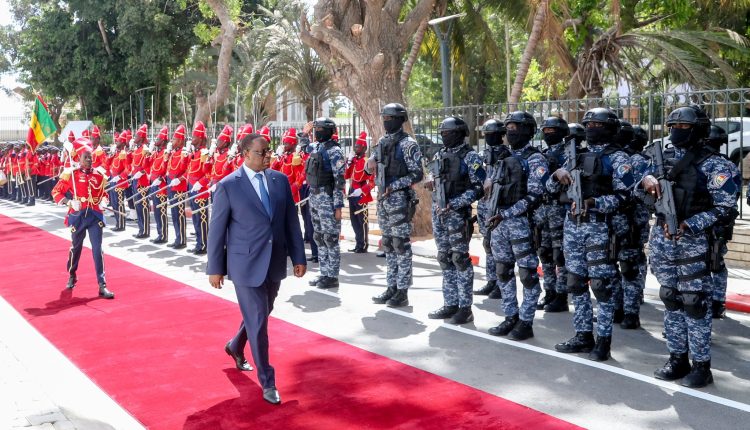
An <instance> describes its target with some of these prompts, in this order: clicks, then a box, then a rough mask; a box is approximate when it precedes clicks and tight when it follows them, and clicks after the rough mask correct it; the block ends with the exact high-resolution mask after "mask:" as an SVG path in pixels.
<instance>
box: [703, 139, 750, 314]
mask: <svg viewBox="0 0 750 430" xmlns="http://www.w3.org/2000/svg"><path fill="white" fill-rule="evenodd" d="M719 156H720V157H721V159H722V161H723V163H724V165H725V166H726V169H727V170H728V171H729V172H730V173H731V175H732V182H734V184H735V187H736V191H737V192H736V195H735V200H739V198H740V194H741V193H742V174H741V173H740V170H739V169H738V168H737V165H736V164H734V163H733V162H732V161H731V160H729V159H728V158H726V157H725V156H724V155H721V154H719ZM749 189H750V188H749ZM737 215H738V213H737V211H736V209H733V210H732V212H730V215H729V219H726V220H722V221H723V222H719V223H717V224H716V225H714V228H713V240H714V241H716V243H717V245H718V247H719V255H718V256H717V257H718V258H717V263H718V264H717V266H718V267H715V268H712V271H711V279H712V280H713V284H714V288H713V294H712V300H713V302H715V304H717V305H720V306H719V307H716V306H715V307H714V309H717V310H723V309H722V307H723V304H724V303H725V302H726V299H727V282H728V279H727V278H728V272H727V266H726V264H725V263H724V256H725V255H727V252H728V251H729V250H728V249H727V242H728V241H730V240H732V230H733V229H734V219H735V218H736V216H737ZM720 316H721V315H714V317H715V318H718V317H720Z"/></svg>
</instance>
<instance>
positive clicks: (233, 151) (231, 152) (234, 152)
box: [227, 144, 237, 157]
mask: <svg viewBox="0 0 750 430" xmlns="http://www.w3.org/2000/svg"><path fill="white" fill-rule="evenodd" d="M235 155H237V145H236V144H235V145H232V147H231V148H229V152H228V153H227V156H229V157H234V156H235Z"/></svg>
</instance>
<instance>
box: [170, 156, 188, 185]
mask: <svg viewBox="0 0 750 430" xmlns="http://www.w3.org/2000/svg"><path fill="white" fill-rule="evenodd" d="M189 162H190V154H187V153H185V152H184V151H183V150H179V151H177V152H173V153H172V154H171V156H170V157H169V161H168V162H167V176H168V177H169V178H168V183H169V182H171V181H172V179H179V180H180V183H179V184H177V185H176V186H174V187H171V189H172V191H173V192H175V193H184V192H186V191H187V190H188V182H187V178H186V177H185V173H187V169H188V163H189Z"/></svg>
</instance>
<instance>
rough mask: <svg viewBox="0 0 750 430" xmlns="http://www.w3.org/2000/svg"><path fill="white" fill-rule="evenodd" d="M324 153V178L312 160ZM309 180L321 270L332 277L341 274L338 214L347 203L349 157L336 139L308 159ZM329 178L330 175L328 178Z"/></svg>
mask: <svg viewBox="0 0 750 430" xmlns="http://www.w3.org/2000/svg"><path fill="white" fill-rule="evenodd" d="M317 153H320V161H321V162H322V166H320V176H321V177H320V178H318V179H317V180H315V179H314V178H313V177H312V176H313V175H312V174H311V170H310V168H311V164H312V162H311V160H314V159H318V158H317V156H316V155H315V154H317ZM307 163H308V164H307V168H308V170H307V182H308V184H309V185H310V200H309V201H308V202H309V206H310V211H311V218H312V222H313V230H314V233H313V240H315V243H316V244H317V245H318V259H319V260H320V274H321V275H322V276H326V277H328V278H338V276H339V268H340V266H341V257H340V253H341V249H340V246H339V235H340V234H341V220H337V219H336V218H335V217H334V212H335V210H336V209H341V208H343V207H344V188H345V185H346V181H345V180H344V171H345V168H346V159H345V157H344V153H343V151H342V150H341V147H339V146H338V144H337V143H336V142H334V141H333V140H329V141H327V142H323V143H319V144H318V145H317V146H316V147H315V148H314V149H313V151H312V153H311V155H310V158H309V159H308V160H307ZM325 178H327V179H325Z"/></svg>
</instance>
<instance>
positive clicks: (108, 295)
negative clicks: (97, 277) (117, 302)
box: [99, 284, 115, 299]
mask: <svg viewBox="0 0 750 430" xmlns="http://www.w3.org/2000/svg"><path fill="white" fill-rule="evenodd" d="M99 297H102V298H105V299H114V298H115V293H113V292H111V291H109V290H108V289H107V285H106V284H99Z"/></svg>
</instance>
